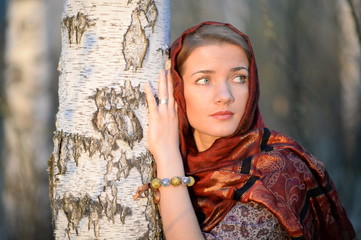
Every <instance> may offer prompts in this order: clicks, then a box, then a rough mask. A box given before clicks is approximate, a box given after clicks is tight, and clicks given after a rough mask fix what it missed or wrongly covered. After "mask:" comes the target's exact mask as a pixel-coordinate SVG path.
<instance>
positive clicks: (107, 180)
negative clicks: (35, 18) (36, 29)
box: [49, 0, 169, 239]
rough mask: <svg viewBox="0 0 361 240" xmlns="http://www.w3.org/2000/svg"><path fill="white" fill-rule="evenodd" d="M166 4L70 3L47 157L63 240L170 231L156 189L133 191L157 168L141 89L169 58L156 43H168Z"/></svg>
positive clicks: (155, 234) (144, 236)
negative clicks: (139, 194) (138, 194)
mask: <svg viewBox="0 0 361 240" xmlns="http://www.w3.org/2000/svg"><path fill="white" fill-rule="evenodd" d="M168 5H169V3H168V1H167V0H159V1H153V0H147V1H142V0H140V1H137V2H132V1H128V2H125V3H123V2H122V1H117V0H106V1H102V2H101V3H99V2H97V1H95V0H94V1H84V0H67V1H65V11H64V14H63V15H64V17H63V21H62V25H63V28H62V35H63V49H62V54H61V58H60V62H59V71H60V78H59V112H58V114H57V124H56V125H57V131H55V133H54V138H53V142H54V150H53V153H52V156H51V157H50V160H49V176H50V199H51V202H52V210H53V222H54V226H55V227H54V229H55V230H54V234H55V238H56V239H63V238H68V239H75V238H76V239H104V238H106V239H161V238H162V232H161V226H160V220H159V216H158V213H157V208H156V205H155V204H154V202H153V199H152V194H148V195H146V196H144V198H140V199H138V200H136V201H134V200H133V196H134V195H135V194H136V191H137V188H138V186H141V185H143V184H145V183H147V182H149V181H150V179H151V178H152V174H153V170H152V164H153V158H152V156H151V155H150V153H149V152H148V151H147V148H146V138H145V137H144V135H145V132H146V127H147V112H148V111H147V105H146V100H145V93H144V92H143V91H142V90H141V89H142V88H143V86H142V85H143V83H144V82H145V81H149V80H150V81H157V78H158V73H159V70H160V69H161V68H162V67H163V66H164V62H165V60H166V57H165V56H163V55H162V53H161V52H159V51H157V49H159V48H161V47H162V46H165V45H168V40H169V25H168V24H169V16H168V14H169V9H168V7H169V6H168ZM131 68H132V69H133V71H127V70H129V69H131ZM125 69H127V70H125Z"/></svg>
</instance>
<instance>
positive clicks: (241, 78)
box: [233, 75, 247, 83]
mask: <svg viewBox="0 0 361 240" xmlns="http://www.w3.org/2000/svg"><path fill="white" fill-rule="evenodd" d="M233 81H234V82H236V83H245V82H247V76H245V75H238V76H235V77H234V78H233Z"/></svg>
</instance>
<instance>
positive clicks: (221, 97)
mask: <svg viewBox="0 0 361 240" xmlns="http://www.w3.org/2000/svg"><path fill="white" fill-rule="evenodd" d="M233 101H234V96H233V94H232V88H231V86H230V84H229V82H228V81H224V82H220V83H218V84H216V86H215V102H216V103H217V104H230V103H232V102H233Z"/></svg>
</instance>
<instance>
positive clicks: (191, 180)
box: [187, 176, 196, 187]
mask: <svg viewBox="0 0 361 240" xmlns="http://www.w3.org/2000/svg"><path fill="white" fill-rule="evenodd" d="M189 179H190V183H188V184H187V186H188V187H191V186H193V185H194V183H195V182H196V180H194V177H192V176H189Z"/></svg>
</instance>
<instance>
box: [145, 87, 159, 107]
mask: <svg viewBox="0 0 361 240" xmlns="http://www.w3.org/2000/svg"><path fill="white" fill-rule="evenodd" d="M144 86H145V95H146V97H147V103H148V110H149V113H150V114H151V113H153V112H155V111H157V102H156V101H155V98H154V95H153V90H152V88H151V86H150V83H149V82H146V83H145V84H144Z"/></svg>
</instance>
